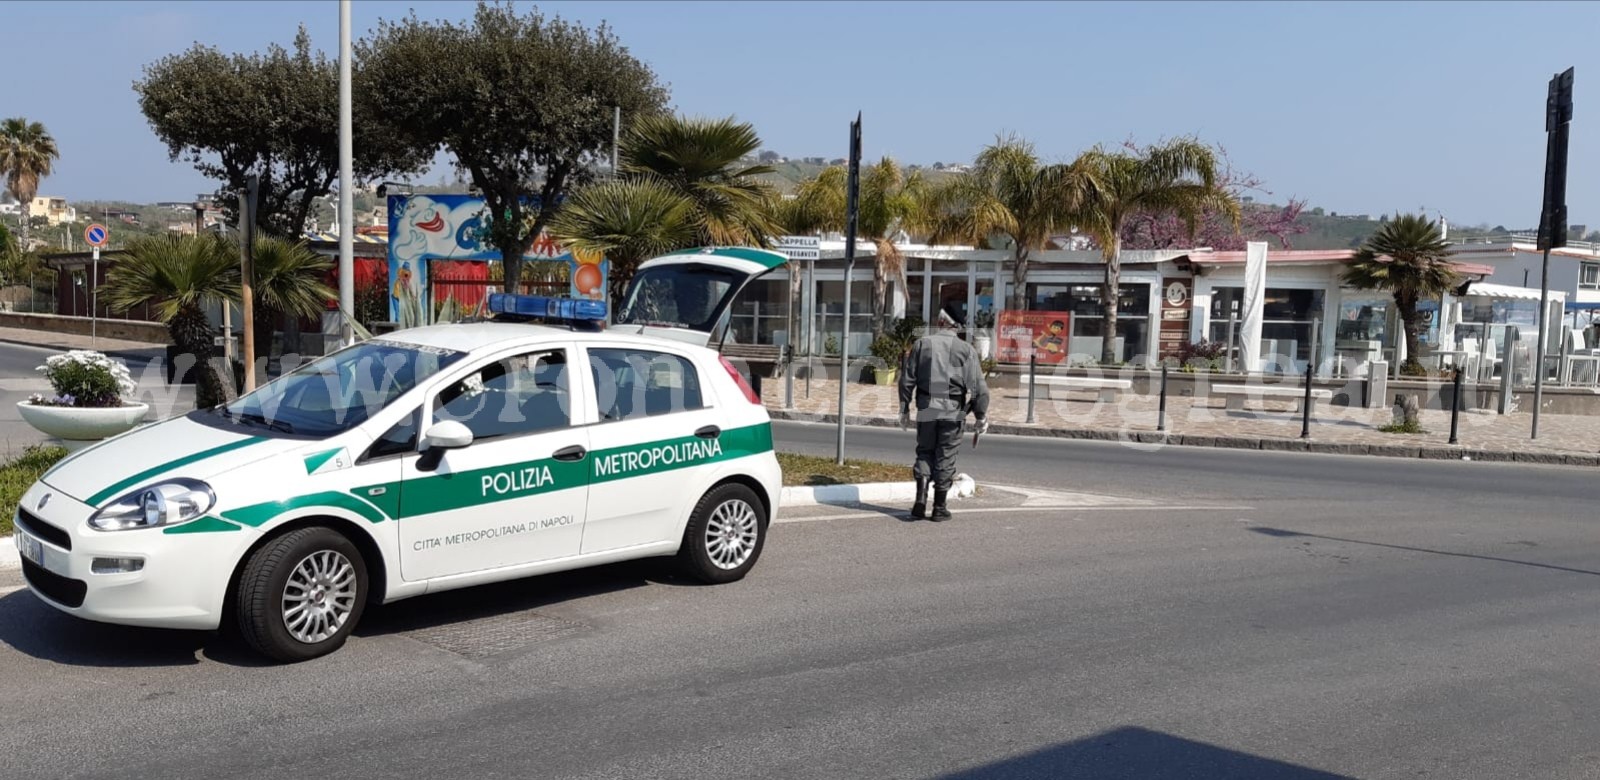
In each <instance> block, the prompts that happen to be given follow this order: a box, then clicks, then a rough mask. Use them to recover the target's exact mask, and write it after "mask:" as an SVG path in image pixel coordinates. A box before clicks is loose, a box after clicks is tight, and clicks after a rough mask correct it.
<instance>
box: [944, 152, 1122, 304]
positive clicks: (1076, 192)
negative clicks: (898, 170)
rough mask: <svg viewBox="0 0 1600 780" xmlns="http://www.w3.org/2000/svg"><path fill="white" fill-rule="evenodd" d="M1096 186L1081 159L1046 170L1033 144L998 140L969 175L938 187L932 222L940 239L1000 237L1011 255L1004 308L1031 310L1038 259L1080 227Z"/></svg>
mask: <svg viewBox="0 0 1600 780" xmlns="http://www.w3.org/2000/svg"><path fill="white" fill-rule="evenodd" d="M1092 187H1093V178H1092V175H1091V172H1090V171H1089V170H1087V168H1086V166H1085V165H1084V164H1083V162H1082V161H1080V162H1078V163H1073V164H1071V165H1059V164H1057V165H1047V164H1044V163H1042V162H1040V160H1039V157H1038V155H1037V154H1035V153H1034V150H1033V144H1031V143H1029V142H1028V141H1025V140H1023V139H1021V138H1017V137H1015V136H1011V137H1002V138H999V139H996V141H995V142H994V143H993V144H990V145H989V146H987V147H985V148H984V149H983V151H981V152H979V153H978V157H977V159H976V160H974V161H973V166H972V168H971V170H969V171H967V172H965V173H961V174H958V175H957V176H956V177H955V178H953V179H950V180H949V181H948V182H946V183H944V184H942V185H940V186H939V187H938V188H936V190H935V193H934V196H933V197H932V198H930V203H929V217H928V220H929V222H930V224H931V226H932V228H933V240H934V241H953V242H961V243H969V244H973V245H975V246H985V245H992V244H994V243H997V242H996V240H995V239H997V238H998V239H1001V240H1003V242H1004V243H1005V244H1006V245H1007V248H1009V249H1010V250H1011V295H1010V296H1008V302H1007V304H1006V306H1007V307H1008V308H1012V309H1023V308H1026V307H1027V279H1028V269H1029V266H1030V265H1031V264H1032V263H1031V261H1032V259H1033V253H1034V252H1038V251H1042V250H1044V249H1045V248H1046V247H1047V246H1048V244H1049V242H1050V239H1051V237H1052V236H1054V235H1056V234H1057V233H1059V232H1060V231H1062V230H1065V229H1067V228H1070V227H1071V226H1072V225H1073V224H1074V218H1075V217H1076V215H1077V213H1078V211H1079V210H1080V209H1081V208H1082V207H1083V205H1084V203H1085V200H1086V198H1087V197H1088V195H1089V192H1090V191H1091V189H1092Z"/></svg>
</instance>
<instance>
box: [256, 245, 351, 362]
mask: <svg viewBox="0 0 1600 780" xmlns="http://www.w3.org/2000/svg"><path fill="white" fill-rule="evenodd" d="M250 270H251V272H252V273H251V276H252V277H253V278H252V279H251V292H252V294H253V296H254V298H255V312H254V313H255V323H254V327H255V330H256V345H257V346H256V349H257V350H258V351H259V355H260V356H262V357H265V356H267V355H270V354H271V346H270V345H271V344H272V337H273V335H274V334H275V332H276V327H275V326H276V324H277V322H278V320H280V319H282V318H283V317H284V316H290V317H295V318H307V317H317V316H320V315H321V314H322V312H323V311H325V310H326V309H327V306H328V301H331V300H334V299H336V298H338V297H339V293H338V292H337V291H335V290H334V289H333V288H331V287H329V286H328V284H327V282H326V281H324V280H326V279H327V278H328V276H329V272H331V271H332V270H333V262H332V261H331V260H329V259H328V258H327V257H324V256H323V255H319V254H317V253H316V252H313V251H311V249H310V248H309V247H307V246H306V245H305V243H304V242H301V241H291V240H288V239H283V238H275V237H271V236H266V237H262V238H258V239H256V242H255V247H254V251H253V253H252V255H251V266H250Z"/></svg>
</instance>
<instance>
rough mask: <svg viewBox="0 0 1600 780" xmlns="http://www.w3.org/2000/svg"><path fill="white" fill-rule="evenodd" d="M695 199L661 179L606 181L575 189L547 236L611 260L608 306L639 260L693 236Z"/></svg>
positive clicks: (617, 298)
mask: <svg viewBox="0 0 1600 780" xmlns="http://www.w3.org/2000/svg"><path fill="white" fill-rule="evenodd" d="M693 210H694V204H693V202H691V201H690V200H689V199H688V198H685V197H683V196H682V195H681V194H679V193H678V192H677V191H675V190H674V189H673V188H671V187H670V186H668V185H667V184H665V183H664V182H662V181H661V180H660V179H657V178H654V177H650V178H644V179H637V180H621V181H612V182H605V183H603V184H596V185H592V186H589V187H585V188H583V189H581V190H578V191H577V192H575V193H573V194H572V196H571V197H570V198H568V199H567V202H566V203H565V204H563V205H562V207H561V211H560V213H558V214H556V216H555V218H554V219H552V220H551V221H550V236H551V237H552V238H554V239H556V240H557V241H559V242H561V244H562V245H563V246H565V247H567V248H568V249H569V250H571V251H574V252H579V253H583V252H598V253H601V254H603V255H605V257H606V260H607V261H608V262H609V263H610V264H611V274H610V281H609V282H608V289H607V294H608V295H609V297H610V300H611V302H612V305H614V306H620V305H621V304H622V293H623V292H624V291H625V290H626V289H627V285H628V281H629V280H630V279H632V278H633V274H634V272H635V271H637V270H638V268H639V263H641V262H644V261H645V260H648V259H650V258H652V257H655V256H656V255H661V254H665V253H667V252H671V251H672V250H674V249H682V248H683V247H686V246H690V245H692V244H693V242H694V241H695V234H696V221H695V219H694V218H693V216H692V212H693Z"/></svg>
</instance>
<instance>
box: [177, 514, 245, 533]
mask: <svg viewBox="0 0 1600 780" xmlns="http://www.w3.org/2000/svg"><path fill="white" fill-rule="evenodd" d="M237 530H240V529H239V526H237V525H234V524H233V523H230V522H228V521H226V520H218V519H217V518H215V517H212V516H211V515H206V516H204V517H201V518H199V519H196V520H191V521H189V522H187V523H181V524H179V525H175V526H172V527H170V528H167V529H165V530H163V531H162V533H164V534H204V533H216V532H221V531H237Z"/></svg>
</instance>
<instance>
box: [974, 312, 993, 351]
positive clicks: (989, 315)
mask: <svg viewBox="0 0 1600 780" xmlns="http://www.w3.org/2000/svg"><path fill="white" fill-rule="evenodd" d="M972 327H973V328H974V329H975V330H974V331H973V338H972V341H973V346H975V347H977V348H978V357H980V358H988V357H989V355H990V350H991V349H992V348H993V346H994V310H993V309H979V310H978V311H977V312H976V313H974V314H973V315H972Z"/></svg>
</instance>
